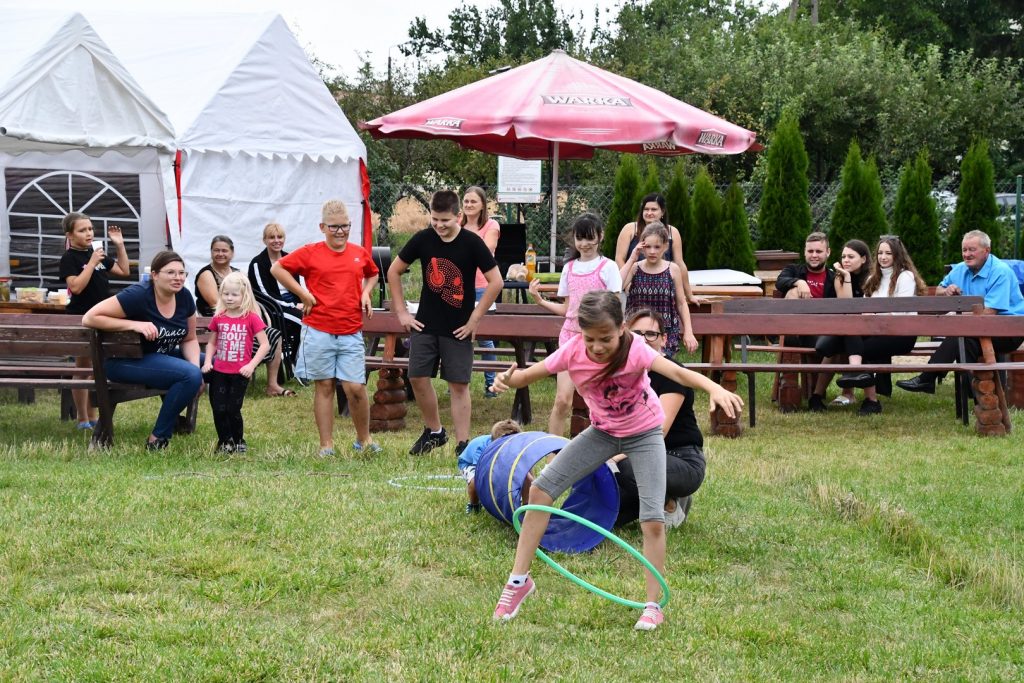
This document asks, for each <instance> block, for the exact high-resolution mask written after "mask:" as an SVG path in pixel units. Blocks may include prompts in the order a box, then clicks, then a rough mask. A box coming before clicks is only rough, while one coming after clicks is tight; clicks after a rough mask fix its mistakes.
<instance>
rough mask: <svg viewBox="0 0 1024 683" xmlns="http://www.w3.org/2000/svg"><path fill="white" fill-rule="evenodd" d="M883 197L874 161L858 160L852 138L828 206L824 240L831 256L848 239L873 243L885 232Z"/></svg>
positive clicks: (887, 227)
mask: <svg viewBox="0 0 1024 683" xmlns="http://www.w3.org/2000/svg"><path fill="white" fill-rule="evenodd" d="M884 196H885V195H884V193H883V192H882V181H881V180H880V179H879V177H878V168H877V167H876V166H875V160H874V159H868V160H867V161H865V160H864V159H862V158H861V154H860V145H858V144H857V141H856V140H853V141H851V142H850V148H849V150H847V152H846V161H845V162H844V163H843V171H842V174H841V176H840V187H839V194H838V195H837V196H836V204H835V206H834V207H833V209H832V230H831V231H830V232H829V239H828V241H829V248H831V249H832V256H833V257H835V258H836V259H838V258H839V255H840V254H841V253H842V250H843V245H844V244H846V242H847V241H848V240H851V239H854V238H856V239H860V240H864V241H865V242H867V243H868V244H869V245H874V244H875V243H876V242H877V241H878V237H879V235H882V234H884V233H886V232H888V230H889V226H888V223H887V222H886V219H885V208H884V207H883V206H882V202H883V199H884Z"/></svg>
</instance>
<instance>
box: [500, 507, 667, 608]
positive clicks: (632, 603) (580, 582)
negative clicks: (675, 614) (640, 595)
mask: <svg viewBox="0 0 1024 683" xmlns="http://www.w3.org/2000/svg"><path fill="white" fill-rule="evenodd" d="M527 510H536V511H537V512H547V513H550V514H552V515H558V516H559V517H565V518H567V519H571V520H572V521H574V522H576V523H577V524H582V525H583V526H585V527H587V528H588V529H591V530H593V531H596V532H597V533H599V534H601V535H602V536H604V537H605V538H607V539H608V540H609V541H612V542H614V543H617V544H618V545H619V546H621V547H622V548H623V549H624V550H625V551H626V552H628V553H629V554H630V555H632V556H633V557H635V558H636V559H637V560H639V561H640V564H642V565H643V566H644V567H645V568H646V569H647V571H649V572H650V573H651V574H652V575H653V576H654V578H655V579H656V580H657V581H658V583H659V584H661V601H659V602H658V605H660V606H661V607H664V606H665V605H667V604H668V600H669V598H670V597H671V593H670V592H669V589H668V584H667V583H665V577H663V576H662V575H661V572H659V571H658V570H657V569H655V568H654V565H653V564H651V563H650V561H649V560H648V559H647V558H646V557H644V556H643V555H641V554H640V551H639V550H637V549H636V548H634V547H633V546H631V545H630V544H628V543H626V542H625V541H623V540H622V539H621V538H619V537H618V536H616V535H615V534H613V533H612V532H610V531H608V530H607V529H605V528H604V527H602V526H600V525H597V524H594V523H593V522H591V521H590V520H589V519H583V518H582V517H580V516H579V515H575V514H573V513H571V512H568V511H567V510H561V509H559V508H554V507H550V506H548V505H523V506H520V507H518V508H516V511H515V512H513V513H512V526H514V527H515V529H516V533H519V530H520V528H521V526H522V525H521V524H520V521H519V518H520V517H522V515H523V513H524V512H526V511H527ZM537 557H539V558H540V559H542V560H544V562H545V563H547V565H548V566H549V567H551V568H552V569H554V570H555V571H556V572H558V573H559V574H561V575H562V576H564V577H565V578H567V579H569V580H570V581H572V582H573V583H575V584H576V585H577V586H579V587H580V588H585V589H587V590H588V591H590V592H591V593H594V594H595V595H600V596H601V597H602V598H607V599H608V600H611V601H612V602H614V603H618V604H620V605H623V606H625V607H633V608H635V609H643V608H644V607H645V606H646V605H647V603H646V602H637V601H636V600H627V599H626V598H622V597H619V596H618V595H615V594H614V593H609V592H608V591H606V590H604V589H603V588H598V587H597V586H595V585H594V584H592V583H590V582H588V581H586V580H585V579H581V578H580V577H578V576H576V575H575V574H573V573H572V572H571V571H569V570H568V569H566V568H565V567H563V566H562V565H560V564H558V563H557V562H555V561H554V560H552V559H551V558H550V557H548V555H547V553H545V552H544V551H543V550H541V549H540V548H537Z"/></svg>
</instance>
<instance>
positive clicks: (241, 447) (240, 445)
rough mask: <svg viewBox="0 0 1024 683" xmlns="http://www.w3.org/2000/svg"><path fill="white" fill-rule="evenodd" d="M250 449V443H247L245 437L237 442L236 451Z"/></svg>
mask: <svg viewBox="0 0 1024 683" xmlns="http://www.w3.org/2000/svg"><path fill="white" fill-rule="evenodd" d="M248 450H249V446H248V444H246V443H245V439H242V440H241V441H239V442H238V443H236V444H235V453H245V452H246V451H248Z"/></svg>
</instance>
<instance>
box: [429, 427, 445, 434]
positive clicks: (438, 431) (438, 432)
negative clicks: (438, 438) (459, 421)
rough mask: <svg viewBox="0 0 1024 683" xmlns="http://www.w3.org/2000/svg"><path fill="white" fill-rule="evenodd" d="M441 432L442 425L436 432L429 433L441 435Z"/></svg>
mask: <svg viewBox="0 0 1024 683" xmlns="http://www.w3.org/2000/svg"><path fill="white" fill-rule="evenodd" d="M443 431H444V425H441V428H440V429H438V430H437V431H436V432H434V431H432V432H430V433H431V434H440V433H441V432H443Z"/></svg>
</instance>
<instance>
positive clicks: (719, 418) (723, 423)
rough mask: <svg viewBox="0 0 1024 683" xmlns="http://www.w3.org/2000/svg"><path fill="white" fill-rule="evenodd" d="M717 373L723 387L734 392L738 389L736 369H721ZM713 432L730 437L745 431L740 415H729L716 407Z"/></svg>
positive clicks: (712, 422)
mask: <svg viewBox="0 0 1024 683" xmlns="http://www.w3.org/2000/svg"><path fill="white" fill-rule="evenodd" d="M716 374H720V377H719V379H718V383H719V384H721V385H722V388H723V389H725V390H727V391H732V392H735V391H736V371H735V370H721V371H720V372H718V373H716ZM711 433H712V434H717V435H718V436H727V437H730V438H736V437H738V436H740V435H741V434H742V433H743V424H742V423H741V422H740V416H739V415H736V416H735V417H729V416H728V415H726V414H725V411H723V410H722V409H721V408H715V410H714V412H712V413H711Z"/></svg>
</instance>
